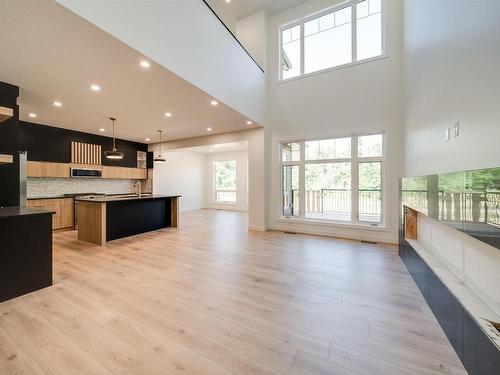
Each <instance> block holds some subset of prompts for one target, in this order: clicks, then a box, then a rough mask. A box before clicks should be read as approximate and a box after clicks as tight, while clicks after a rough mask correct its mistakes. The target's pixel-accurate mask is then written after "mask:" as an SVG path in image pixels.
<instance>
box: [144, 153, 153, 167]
mask: <svg viewBox="0 0 500 375" xmlns="http://www.w3.org/2000/svg"><path fill="white" fill-rule="evenodd" d="M154 166H155V163H154V153H153V151H148V153H147V154H146V168H147V169H152V168H154Z"/></svg>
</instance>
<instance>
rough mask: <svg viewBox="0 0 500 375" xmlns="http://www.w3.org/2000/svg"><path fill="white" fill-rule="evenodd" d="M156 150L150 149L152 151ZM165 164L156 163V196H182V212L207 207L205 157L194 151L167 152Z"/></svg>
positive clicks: (154, 178)
mask: <svg viewBox="0 0 500 375" xmlns="http://www.w3.org/2000/svg"><path fill="white" fill-rule="evenodd" d="M153 149H154V148H151V147H150V150H153ZM164 156H165V158H166V162H165V163H155V166H154V169H153V193H154V194H173V195H174V194H180V195H182V198H181V199H180V210H181V211H182V212H184V211H191V210H197V209H200V208H203V207H204V205H205V190H206V178H205V176H206V174H205V173H206V171H205V169H206V168H205V165H206V161H205V155H203V154H200V153H197V152H192V151H167V152H166V153H164Z"/></svg>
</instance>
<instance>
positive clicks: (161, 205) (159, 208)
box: [106, 199, 171, 241]
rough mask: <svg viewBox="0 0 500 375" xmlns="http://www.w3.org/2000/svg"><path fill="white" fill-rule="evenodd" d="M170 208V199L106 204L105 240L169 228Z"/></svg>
mask: <svg viewBox="0 0 500 375" xmlns="http://www.w3.org/2000/svg"><path fill="white" fill-rule="evenodd" d="M170 207H171V200H170V199H156V200H136V201H131V202H129V201H126V202H124V201H118V202H110V203H107V208H106V240H107V241H113V240H116V239H118V238H123V237H128V236H133V235H135V234H139V233H144V232H150V231H152V230H157V229H161V228H166V227H170V226H171V216H170V210H171V208H170Z"/></svg>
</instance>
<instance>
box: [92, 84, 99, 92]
mask: <svg viewBox="0 0 500 375" xmlns="http://www.w3.org/2000/svg"><path fill="white" fill-rule="evenodd" d="M90 89H91V90H92V91H101V87H100V86H99V85H95V84H93V85H90Z"/></svg>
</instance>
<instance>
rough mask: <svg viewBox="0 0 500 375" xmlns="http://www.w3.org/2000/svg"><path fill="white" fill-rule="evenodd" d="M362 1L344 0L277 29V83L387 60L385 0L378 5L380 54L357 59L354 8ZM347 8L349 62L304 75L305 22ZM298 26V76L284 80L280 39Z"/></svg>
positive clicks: (355, 11) (281, 42)
mask: <svg viewBox="0 0 500 375" xmlns="http://www.w3.org/2000/svg"><path fill="white" fill-rule="evenodd" d="M363 1H364V0H346V1H344V2H343V3H340V4H337V5H334V6H332V7H329V8H326V9H323V10H321V11H319V12H316V13H312V14H310V15H308V16H306V17H303V18H301V19H299V20H296V21H293V22H289V23H286V24H284V25H281V26H280V27H279V31H278V33H279V35H278V49H279V51H278V62H279V63H278V83H281V82H289V81H293V80H296V79H301V78H306V77H310V76H314V75H316V74H321V73H325V72H329V71H332V70H337V69H344V68H346V67H350V66H355V65H359V64H364V63H367V62H370V61H376V60H380V59H384V58H387V57H388V56H387V52H386V39H387V38H386V25H385V22H386V21H385V18H386V15H385V13H386V4H385V0H381V3H380V15H381V27H382V30H381V37H382V41H381V44H382V45H381V54H380V55H378V56H373V57H368V58H366V59H362V60H358V59H357V14H356V13H357V9H356V8H357V7H356V5H357V4H358V3H361V2H363ZM348 7H351V62H349V63H346V64H342V65H336V66H332V67H330V68H325V69H321V70H316V71H314V72H310V73H304V62H305V56H304V39H305V35H304V24H305V23H306V22H309V21H312V20H314V19H316V18H319V17H322V16H325V15H327V14H330V13H333V12H336V11H338V10H341V9H344V8H348ZM298 25H300V74H299V75H297V76H294V77H290V78H285V79H284V78H283V69H282V61H283V48H282V47H283V38H282V35H283V31H284V30H287V29H289V28H292V27H295V26H298Z"/></svg>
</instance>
